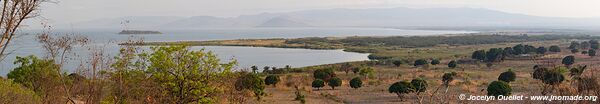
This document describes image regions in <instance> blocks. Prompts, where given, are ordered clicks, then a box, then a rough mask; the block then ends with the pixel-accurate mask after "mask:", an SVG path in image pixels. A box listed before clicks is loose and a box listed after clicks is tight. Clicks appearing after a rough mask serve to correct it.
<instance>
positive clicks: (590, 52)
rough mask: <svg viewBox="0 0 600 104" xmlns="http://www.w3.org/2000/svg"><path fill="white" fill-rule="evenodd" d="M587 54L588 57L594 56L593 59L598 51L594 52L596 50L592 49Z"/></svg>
mask: <svg viewBox="0 0 600 104" xmlns="http://www.w3.org/2000/svg"><path fill="white" fill-rule="evenodd" d="M587 53H588V56H592V57H594V56H596V50H594V49H590V50H589V51H588V52H587Z"/></svg>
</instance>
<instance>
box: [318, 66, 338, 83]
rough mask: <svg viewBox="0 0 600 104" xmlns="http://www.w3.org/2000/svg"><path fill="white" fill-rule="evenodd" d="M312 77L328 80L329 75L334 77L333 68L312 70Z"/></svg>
mask: <svg viewBox="0 0 600 104" xmlns="http://www.w3.org/2000/svg"><path fill="white" fill-rule="evenodd" d="M313 77H314V78H315V79H321V80H324V81H329V79H330V78H331V77H335V73H334V70H333V68H324V69H317V70H315V71H314V72H313Z"/></svg>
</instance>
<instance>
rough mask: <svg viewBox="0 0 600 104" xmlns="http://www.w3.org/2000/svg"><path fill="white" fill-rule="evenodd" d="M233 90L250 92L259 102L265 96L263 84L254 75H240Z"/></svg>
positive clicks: (258, 77) (256, 75)
mask: <svg viewBox="0 0 600 104" xmlns="http://www.w3.org/2000/svg"><path fill="white" fill-rule="evenodd" d="M235 89H236V90H238V91H242V90H250V91H252V92H253V93H254V95H255V96H256V98H257V100H259V101H260V100H261V99H262V96H264V95H265V91H264V90H265V82H264V81H263V80H262V79H261V78H260V76H258V74H254V73H242V76H240V77H239V78H238V79H237V81H236V82H235Z"/></svg>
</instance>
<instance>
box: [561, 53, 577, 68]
mask: <svg viewBox="0 0 600 104" xmlns="http://www.w3.org/2000/svg"><path fill="white" fill-rule="evenodd" d="M562 64H564V65H566V66H571V65H573V64H575V56H573V55H569V56H566V57H565V58H563V59H562Z"/></svg>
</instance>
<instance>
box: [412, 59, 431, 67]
mask: <svg viewBox="0 0 600 104" xmlns="http://www.w3.org/2000/svg"><path fill="white" fill-rule="evenodd" d="M427 64H429V62H427V60H425V59H418V60H415V64H414V66H422V65H427Z"/></svg>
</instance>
